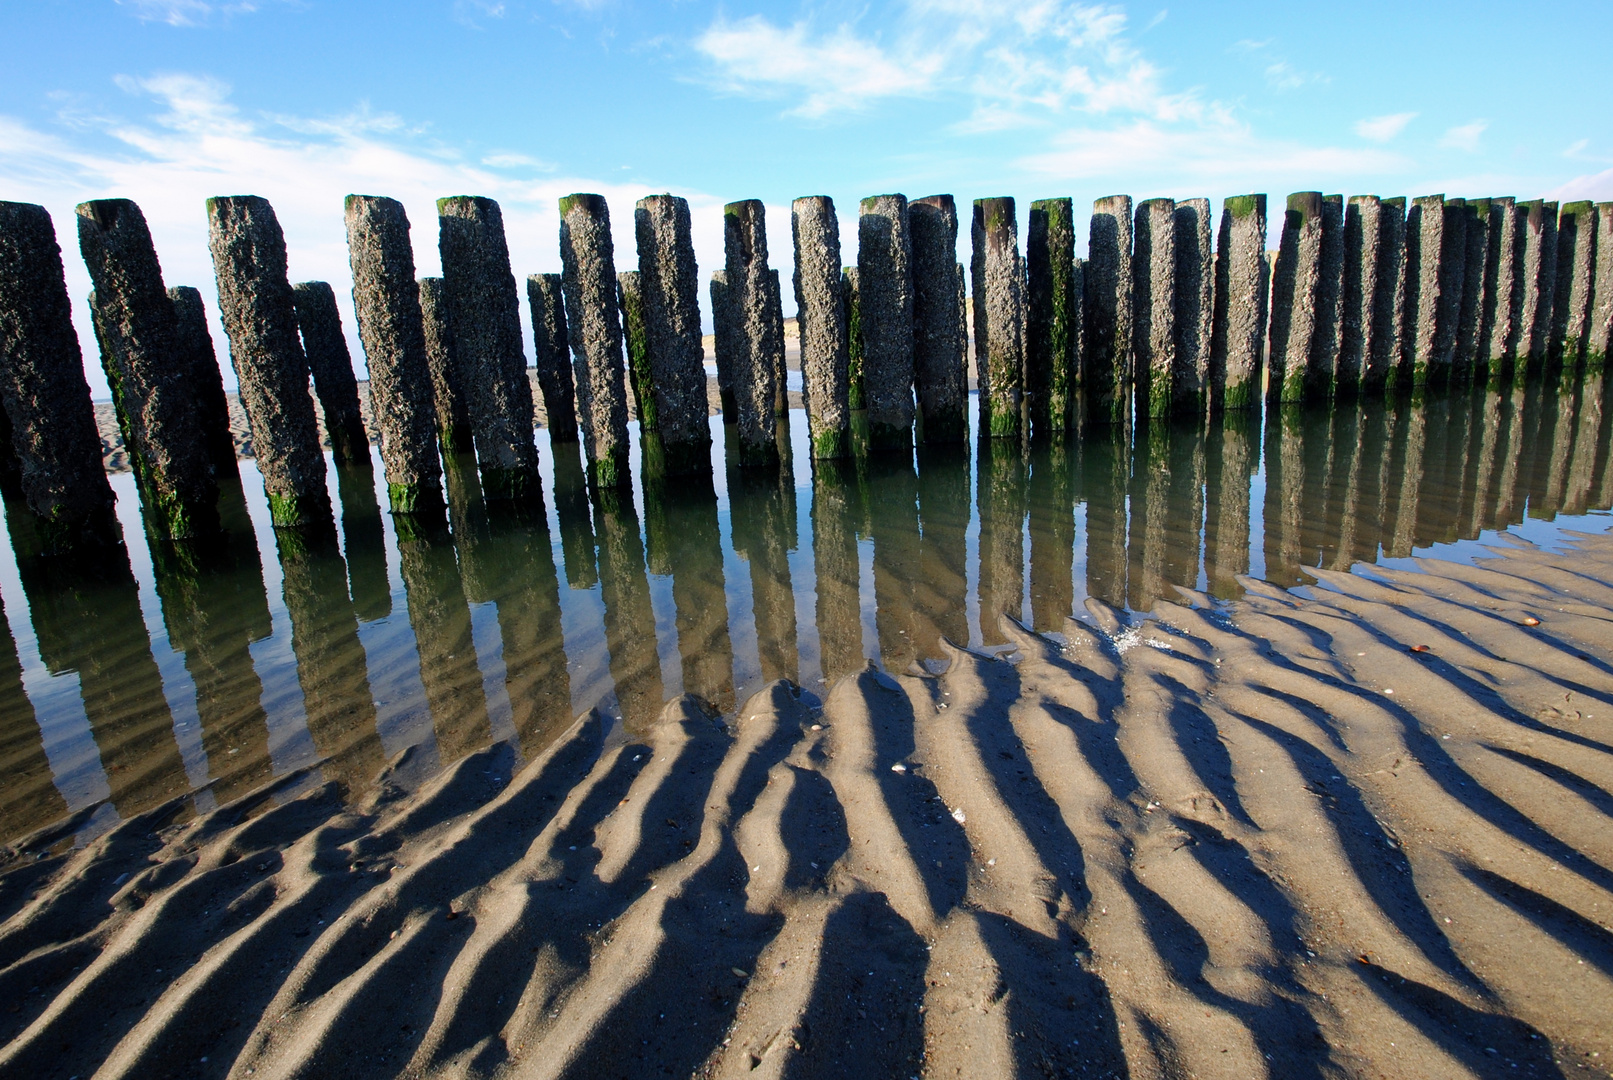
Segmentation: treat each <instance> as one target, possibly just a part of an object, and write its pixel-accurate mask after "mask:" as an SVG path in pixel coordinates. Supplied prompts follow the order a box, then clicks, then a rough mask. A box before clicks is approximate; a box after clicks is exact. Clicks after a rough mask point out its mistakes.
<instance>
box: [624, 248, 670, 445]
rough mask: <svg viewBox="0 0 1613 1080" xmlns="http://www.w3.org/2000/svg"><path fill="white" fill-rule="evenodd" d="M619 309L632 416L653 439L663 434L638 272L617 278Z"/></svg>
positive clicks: (633, 271)
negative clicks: (656, 400) (660, 432)
mask: <svg viewBox="0 0 1613 1080" xmlns="http://www.w3.org/2000/svg"><path fill="white" fill-rule="evenodd" d="M616 307H617V310H618V311H620V312H621V313H622V348H623V351H624V352H625V353H626V354H627V388H628V390H629V391H631V392H632V394H633V415H634V417H635V418H636V419H637V420H638V424H639V430H640V431H641V432H644V433H645V434H647V435H653V434H655V433H656V432H658V431H660V430H661V421H660V415H659V413H658V411H657V410H656V407H655V392H654V390H653V388H652V387H651V385H650V342H649V335H648V334H647V332H646V331H645V329H644V290H643V287H642V286H641V285H640V284H639V273H638V271H637V270H623V271H622V272H621V273H619V274H617V275H616Z"/></svg>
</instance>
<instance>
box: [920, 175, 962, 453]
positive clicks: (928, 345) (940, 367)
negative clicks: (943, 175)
mask: <svg viewBox="0 0 1613 1080" xmlns="http://www.w3.org/2000/svg"><path fill="white" fill-rule="evenodd" d="M907 211H908V220H909V222H910V223H911V225H912V229H913V382H914V385H915V389H916V391H917V395H918V405H919V426H920V430H921V432H922V435H923V439H924V442H925V443H928V444H930V445H940V444H942V443H961V442H963V441H964V440H965V439H966V438H967V437H968V433H969V418H968V415H967V413H966V410H967V409H968V406H969V358H968V348H969V328H968V326H967V324H966V323H965V322H964V318H965V316H964V314H963V310H962V307H961V305H960V304H959V303H958V290H959V289H961V288H962V287H963V286H962V283H961V275H962V272H963V268H962V267H961V266H960V265H959V264H958V207H957V204H956V203H954V202H953V201H952V196H951V195H928V196H926V197H924V198H922V199H915V200H913V201H912V202H911V203H909V204H908V206H907Z"/></svg>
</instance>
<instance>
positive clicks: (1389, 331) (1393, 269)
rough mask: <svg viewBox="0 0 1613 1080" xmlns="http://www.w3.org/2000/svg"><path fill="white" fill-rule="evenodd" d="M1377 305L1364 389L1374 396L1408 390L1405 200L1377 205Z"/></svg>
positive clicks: (1402, 198)
mask: <svg viewBox="0 0 1613 1080" xmlns="http://www.w3.org/2000/svg"><path fill="white" fill-rule="evenodd" d="M1379 210H1380V213H1379V219H1378V220H1379V224H1380V225H1381V226H1382V233H1381V234H1380V244H1379V248H1378V257H1379V262H1378V301H1377V307H1376V309H1375V311H1374V316H1373V331H1372V355H1371V362H1370V365H1369V367H1368V370H1367V380H1366V381H1367V387H1368V389H1369V390H1372V391H1373V392H1378V391H1384V392H1387V391H1396V392H1398V391H1402V390H1406V389H1408V388H1409V387H1410V385H1411V383H1410V373H1409V372H1408V371H1407V369H1406V199H1405V197H1404V196H1396V197H1395V198H1392V199H1384V200H1383V201H1382V202H1381V203H1380V204H1379Z"/></svg>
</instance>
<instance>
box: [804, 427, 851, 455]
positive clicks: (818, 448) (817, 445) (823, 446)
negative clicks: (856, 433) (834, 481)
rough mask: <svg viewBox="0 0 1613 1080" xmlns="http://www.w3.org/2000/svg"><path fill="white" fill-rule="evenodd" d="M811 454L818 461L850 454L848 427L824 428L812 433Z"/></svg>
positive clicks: (849, 432)
mask: <svg viewBox="0 0 1613 1080" xmlns="http://www.w3.org/2000/svg"><path fill="white" fill-rule="evenodd" d="M812 456H813V458H814V459H816V460H818V461H833V460H836V459H838V458H845V457H850V456H851V431H850V429H848V428H843V427H839V428H825V429H824V430H823V431H817V432H813V434H812Z"/></svg>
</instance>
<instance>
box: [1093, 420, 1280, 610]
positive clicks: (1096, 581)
mask: <svg viewBox="0 0 1613 1080" xmlns="http://www.w3.org/2000/svg"><path fill="white" fill-rule="evenodd" d="M1228 415H1231V414H1228ZM1130 433H1131V432H1130V428H1129V426H1128V425H1127V424H1110V425H1107V426H1103V427H1095V428H1093V429H1092V433H1091V435H1089V436H1088V437H1087V439H1086V441H1085V443H1083V444H1082V447H1081V476H1082V484H1081V488H1082V491H1083V492H1084V493H1085V495H1086V498H1087V594H1088V595H1089V596H1093V597H1095V598H1097V599H1099V600H1102V601H1103V602H1104V603H1106V604H1109V605H1112V606H1114V607H1124V606H1125V603H1126V480H1127V474H1128V473H1129V472H1130V471H1131V447H1130V438H1129V435H1130ZM1244 528H1245V531H1246V532H1247V530H1248V526H1247V524H1246V525H1245V526H1244Z"/></svg>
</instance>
